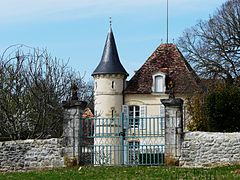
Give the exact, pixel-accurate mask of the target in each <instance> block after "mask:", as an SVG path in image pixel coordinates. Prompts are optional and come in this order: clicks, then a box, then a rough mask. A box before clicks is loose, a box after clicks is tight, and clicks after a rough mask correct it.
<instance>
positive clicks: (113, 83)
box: [112, 81, 115, 89]
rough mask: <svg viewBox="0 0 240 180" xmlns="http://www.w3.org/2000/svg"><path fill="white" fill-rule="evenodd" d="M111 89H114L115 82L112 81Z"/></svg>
mask: <svg viewBox="0 0 240 180" xmlns="http://www.w3.org/2000/svg"><path fill="white" fill-rule="evenodd" d="M112 89H115V81H112Z"/></svg>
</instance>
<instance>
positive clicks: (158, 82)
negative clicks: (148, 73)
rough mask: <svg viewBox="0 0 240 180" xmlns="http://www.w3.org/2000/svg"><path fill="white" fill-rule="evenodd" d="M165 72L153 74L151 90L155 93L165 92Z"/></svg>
mask: <svg viewBox="0 0 240 180" xmlns="http://www.w3.org/2000/svg"><path fill="white" fill-rule="evenodd" d="M165 90H166V87H165V74H163V73H157V74H155V75H153V86H152V91H153V92H155V93H163V92H165Z"/></svg>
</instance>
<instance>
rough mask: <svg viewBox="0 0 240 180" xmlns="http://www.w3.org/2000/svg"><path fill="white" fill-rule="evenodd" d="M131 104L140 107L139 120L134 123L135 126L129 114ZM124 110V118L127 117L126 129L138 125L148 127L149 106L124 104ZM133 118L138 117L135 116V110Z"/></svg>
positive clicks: (141, 127)
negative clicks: (131, 122) (130, 120)
mask: <svg viewBox="0 0 240 180" xmlns="http://www.w3.org/2000/svg"><path fill="white" fill-rule="evenodd" d="M130 106H133V107H136V106H138V107H139V117H138V118H139V122H138V123H134V124H135V127H134V125H133V124H130V122H129V114H130V113H129V107H130ZM134 109H135V108H134ZM122 112H123V113H124V119H125V122H124V128H125V129H128V128H136V127H137V128H138V127H139V128H140V129H146V115H147V106H146V105H122ZM133 118H136V117H135V112H134V116H133ZM136 125H137V126H136Z"/></svg>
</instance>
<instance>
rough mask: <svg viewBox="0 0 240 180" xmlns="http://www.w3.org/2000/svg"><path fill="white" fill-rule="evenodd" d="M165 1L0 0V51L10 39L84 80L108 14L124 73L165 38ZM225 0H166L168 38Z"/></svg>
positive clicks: (204, 17)
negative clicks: (46, 55)
mask: <svg viewBox="0 0 240 180" xmlns="http://www.w3.org/2000/svg"><path fill="white" fill-rule="evenodd" d="M166 2H167V0H121V1H119V0H118V1H117V0H7V1H4V0H1V1H0V7H1V11H0V54H2V53H3V52H4V51H5V50H6V48H8V47H9V46H11V45H14V44H24V45H27V46H30V47H34V48H40V49H45V48H46V49H47V50H48V52H49V53H50V54H51V55H52V56H54V57H57V58H59V59H62V60H63V61H64V62H68V65H69V66H70V67H72V68H73V69H75V70H76V71H79V72H80V74H81V75H82V76H84V78H85V80H86V81H90V80H92V77H91V74H92V72H93V71H94V69H95V68H96V67H97V65H98V63H99V62H100V60H101V56H102V52H103V48H104V44H105V40H106V37H107V32H108V29H109V17H112V28H113V33H114V36H115V40H116V44H117V48H118V53H119V57H120V60H121V62H122V64H123V66H124V67H125V69H126V70H127V72H128V73H129V74H130V76H129V77H131V76H132V75H133V74H134V71H135V70H137V69H139V68H140V67H141V65H142V64H143V63H144V62H145V61H146V60H147V58H148V57H149V56H150V55H151V54H152V52H153V51H154V50H155V49H156V48H157V47H158V46H159V45H160V44H161V43H164V42H166V29H167V26H166V24H167V23H166V22H167V21H166ZM224 2H226V0H169V42H173V43H175V42H176V41H177V39H178V38H179V37H180V36H181V34H182V33H183V31H184V30H185V29H186V28H190V27H191V26H194V25H195V24H196V23H197V22H198V21H199V20H200V19H201V20H207V19H208V18H209V15H210V14H213V13H214V12H215V11H216V9H217V8H219V7H220V6H221V4H222V3H224Z"/></svg>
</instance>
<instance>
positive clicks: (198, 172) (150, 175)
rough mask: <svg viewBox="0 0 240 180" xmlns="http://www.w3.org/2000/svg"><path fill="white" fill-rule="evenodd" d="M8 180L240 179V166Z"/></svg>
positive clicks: (89, 171)
mask: <svg viewBox="0 0 240 180" xmlns="http://www.w3.org/2000/svg"><path fill="white" fill-rule="evenodd" d="M2 179H4V180H6V179H21V180H25V179H37V180H39V179H53V180H54V179H56V180H60V179H63V180H68V179H81V180H82V179H88V180H90V179H99V180H100V179H104V180H106V179H147V180H148V179H184V180H185V179H200V180H202V179H216V180H219V179H220V180H221V179H227V180H228V179H230V180H231V179H240V166H225V167H217V168H211V169H202V168H200V169H199V168H197V169H186V168H178V167H164V166H158V167H157V166H152V167H151V166H136V167H106V166H105V167H103V166H100V167H82V168H81V170H78V168H61V169H53V170H38V171H31V172H14V173H0V180H2Z"/></svg>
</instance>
